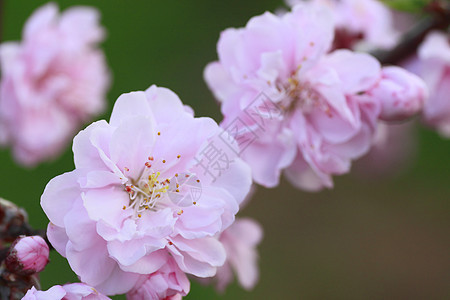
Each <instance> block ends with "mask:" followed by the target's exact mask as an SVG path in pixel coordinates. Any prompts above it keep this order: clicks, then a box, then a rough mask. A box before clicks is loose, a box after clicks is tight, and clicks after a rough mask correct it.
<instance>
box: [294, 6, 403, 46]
mask: <svg viewBox="0 0 450 300" xmlns="http://www.w3.org/2000/svg"><path fill="white" fill-rule="evenodd" d="M286 2H287V3H288V4H289V5H291V6H294V5H295V4H297V3H300V2H302V0H286ZM311 2H313V3H317V4H321V5H326V6H328V7H329V8H330V9H331V11H332V12H333V17H334V20H335V31H336V35H335V40H334V45H333V48H335V49H337V48H349V49H355V48H356V49H359V50H368V49H373V48H390V47H392V46H394V45H395V43H396V42H397V40H398V37H399V32H398V31H397V30H396V29H395V27H394V19H393V13H392V12H391V11H390V10H389V8H388V7H386V6H385V5H384V4H383V3H382V2H380V1H378V0H311Z"/></svg>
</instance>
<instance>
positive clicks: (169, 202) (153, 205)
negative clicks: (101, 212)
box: [122, 156, 201, 219]
mask: <svg viewBox="0 0 450 300" xmlns="http://www.w3.org/2000/svg"><path fill="white" fill-rule="evenodd" d="M178 158H179V156H178ZM152 162H153V157H149V161H148V162H146V163H145V166H144V169H143V171H142V174H141V176H140V178H139V180H137V182H135V183H133V182H132V183H127V184H125V191H126V192H127V193H128V194H129V197H130V202H129V204H128V206H123V208H122V209H123V210H126V209H132V210H133V211H134V214H133V216H134V218H135V219H136V218H141V217H142V214H143V213H144V212H145V211H147V210H152V211H157V210H159V209H163V208H165V207H173V208H175V209H177V214H178V215H181V214H182V213H183V210H182V209H181V207H186V206H190V205H196V204H197V200H198V199H199V198H200V194H201V185H200V180H199V179H198V178H197V177H196V176H195V175H194V174H192V173H188V172H186V173H180V174H178V173H176V174H175V175H174V176H173V177H172V178H170V179H169V178H161V173H160V172H158V171H155V170H154V169H153V168H152ZM162 162H163V163H165V162H166V161H165V160H163V161H162ZM125 171H129V169H128V168H125Z"/></svg>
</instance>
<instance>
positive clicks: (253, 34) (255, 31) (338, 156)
mask: <svg viewBox="0 0 450 300" xmlns="http://www.w3.org/2000/svg"><path fill="white" fill-rule="evenodd" d="M332 20H333V16H332V13H331V11H330V10H328V9H327V8H326V7H324V6H320V5H316V4H315V3H309V4H298V5H297V6H295V7H294V8H293V10H292V12H288V13H286V14H284V15H282V16H276V15H273V14H271V13H265V14H263V15H261V16H257V17H254V18H252V19H251V20H250V21H249V22H248V24H247V26H246V27H245V28H241V29H228V30H226V31H224V32H223V33H222V35H221V37H220V40H219V42H218V46H217V48H218V54H219V61H217V62H213V63H210V64H209V65H208V66H207V68H206V70H205V79H206V81H207V83H208V85H209V87H210V88H211V90H212V91H213V93H214V95H215V96H216V98H217V99H218V100H219V101H220V102H221V104H222V113H223V114H224V120H223V122H222V126H223V127H224V128H229V129H230V130H232V131H233V132H234V133H235V138H236V140H238V141H240V143H241V146H243V145H244V146H245V147H246V149H245V151H243V152H242V157H243V159H244V160H245V161H246V162H247V163H248V164H249V165H250V166H251V167H252V170H253V178H254V180H255V182H257V183H259V184H261V185H263V186H266V187H275V186H277V185H278V182H279V178H280V174H281V173H282V172H284V173H285V174H286V176H287V178H288V179H289V180H290V181H291V182H292V183H293V184H294V185H295V186H297V187H299V188H302V189H305V190H318V189H321V188H323V187H329V188H330V187H332V186H333V181H332V176H333V175H340V174H344V173H347V172H349V170H350V167H351V162H352V161H353V160H355V159H357V158H359V157H361V156H362V155H364V154H365V153H367V152H368V150H369V149H370V147H371V145H372V141H373V139H374V135H375V132H376V130H377V125H378V122H379V121H380V120H382V121H388V122H389V121H401V120H404V119H406V118H408V117H410V116H413V115H415V114H416V113H418V112H419V111H420V110H421V108H422V106H423V104H424V102H425V99H426V97H427V93H428V92H427V88H426V86H425V84H424V83H423V81H422V80H421V79H420V78H419V77H417V76H416V75H414V74H412V73H410V72H408V71H406V70H404V69H401V68H400V67H396V66H388V67H382V66H381V65H380V63H379V62H378V61H377V60H376V59H375V58H374V57H372V56H370V55H369V54H366V53H359V52H352V51H350V50H347V49H338V50H334V51H332V52H329V51H330V50H331V46H332V42H333V39H334V23H333V21H332ZM262 33H264V34H262ZM361 66H363V67H361ZM261 93H263V95H264V97H266V98H267V99H266V100H264V99H263V100H255V99H258V97H260V95H261ZM268 102H270V103H269V106H268ZM252 135H254V136H257V137H258V138H257V140H256V141H255V142H252V143H250V144H245V143H246V141H248V140H249V139H250V138H251V136H252Z"/></svg>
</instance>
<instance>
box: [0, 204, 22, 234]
mask: <svg viewBox="0 0 450 300" xmlns="http://www.w3.org/2000/svg"><path fill="white" fill-rule="evenodd" d="M27 222H28V216H27V213H26V212H25V210H23V209H22V208H19V207H18V206H17V205H15V204H14V203H12V202H10V201H7V200H5V199H2V198H0V241H2V242H6V243H12V242H13V241H14V240H15V239H16V237H18V236H19V235H20V234H26V233H27V231H28V229H29V228H28V224H27Z"/></svg>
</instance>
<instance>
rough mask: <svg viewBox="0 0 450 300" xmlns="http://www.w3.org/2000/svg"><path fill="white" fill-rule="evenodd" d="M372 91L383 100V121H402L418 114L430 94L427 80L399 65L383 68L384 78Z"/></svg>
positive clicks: (381, 116)
mask: <svg viewBox="0 0 450 300" xmlns="http://www.w3.org/2000/svg"><path fill="white" fill-rule="evenodd" d="M371 92H372V95H373V96H374V97H375V98H377V99H380V101H381V114H380V119H381V120H383V121H402V120H404V119H406V118H409V117H411V116H413V115H415V114H417V113H418V112H420V111H421V110H422V108H423V105H424V103H425V99H426V98H427V96H428V89H427V87H426V85H425V82H423V80H422V79H420V78H419V77H418V76H416V75H414V74H412V73H410V72H408V71H406V70H404V69H402V68H399V67H385V68H383V70H382V79H381V81H380V82H379V84H378V85H377V86H376V87H375V88H374V89H373V90H372V91H371Z"/></svg>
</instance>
